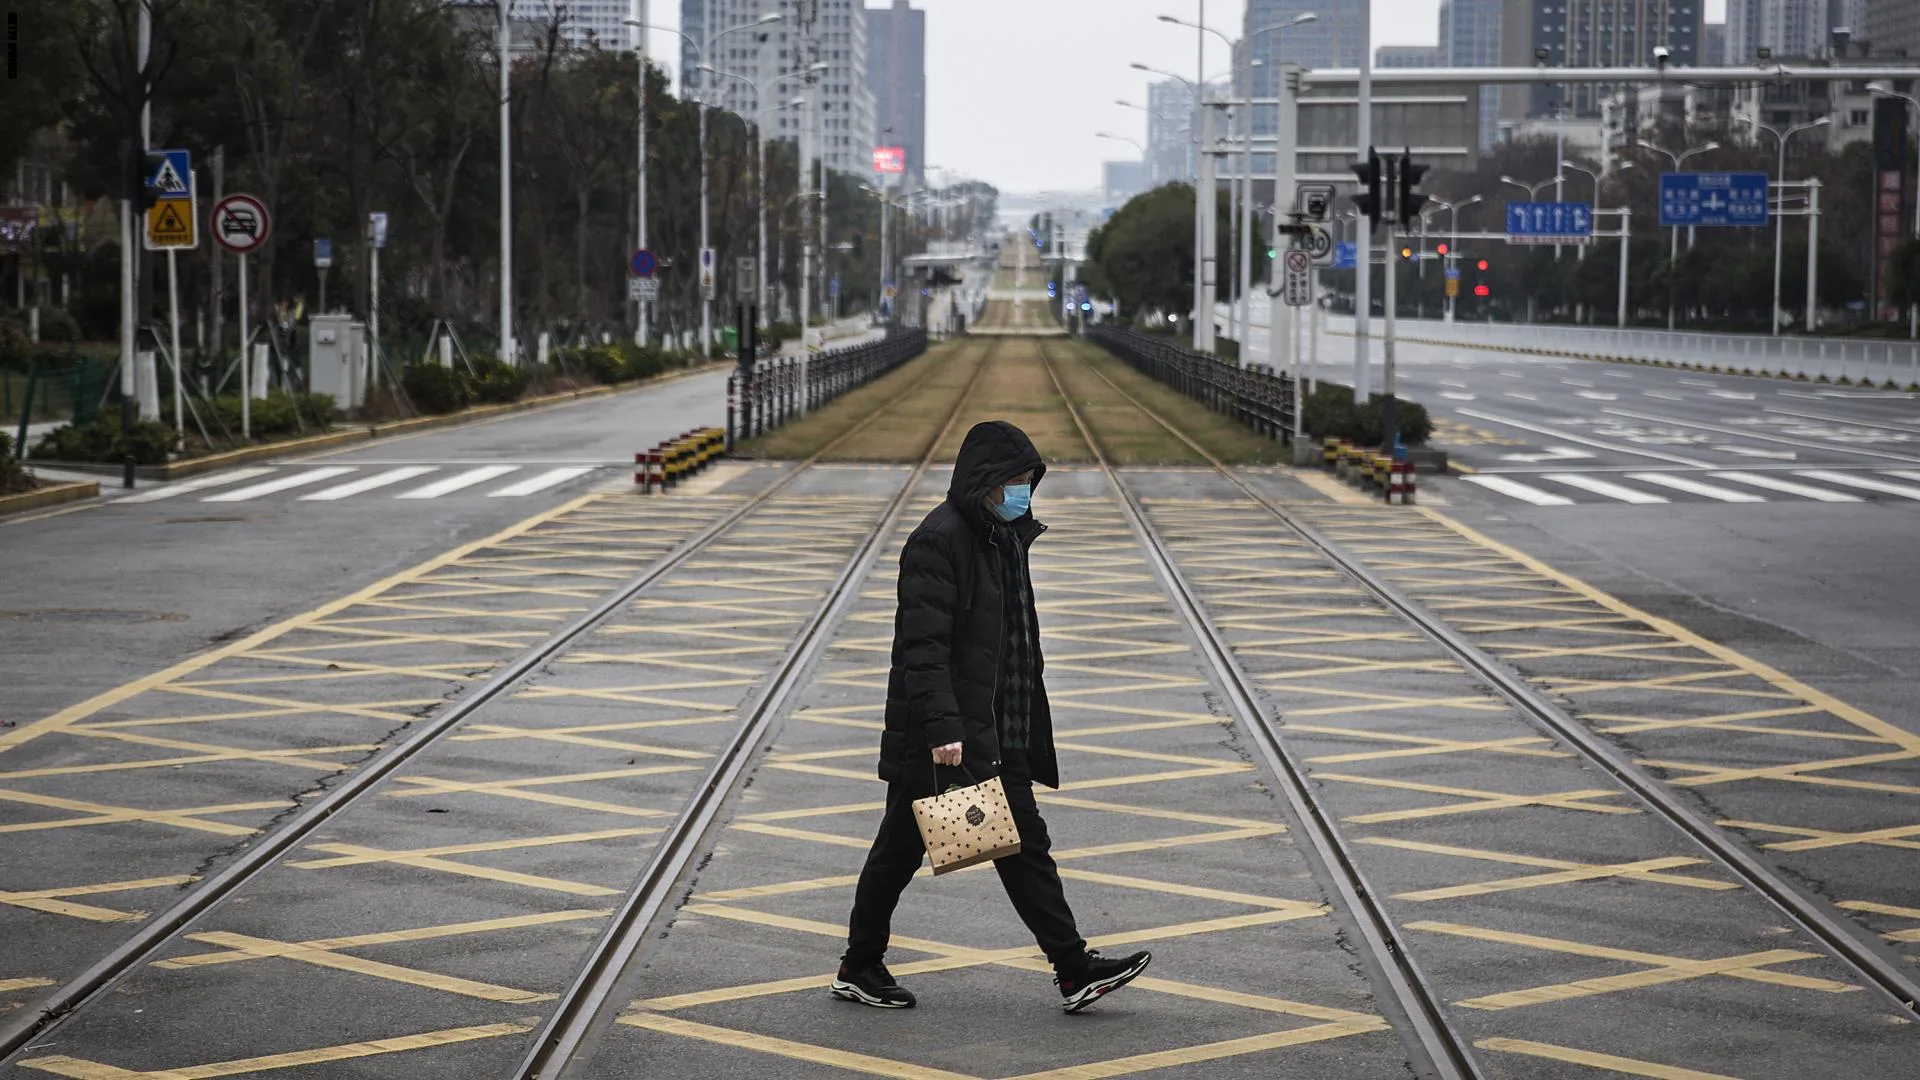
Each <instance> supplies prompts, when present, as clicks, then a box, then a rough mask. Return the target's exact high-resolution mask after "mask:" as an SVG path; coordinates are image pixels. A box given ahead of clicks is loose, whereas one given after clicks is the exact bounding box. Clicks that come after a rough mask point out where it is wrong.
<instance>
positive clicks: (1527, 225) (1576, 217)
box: [1507, 202, 1593, 244]
mask: <svg viewBox="0 0 1920 1080" xmlns="http://www.w3.org/2000/svg"><path fill="white" fill-rule="evenodd" d="M1592 241H1593V204H1592V203H1583V202H1517V203H1508V204H1507V243H1509V244H1586V243H1591V242H1592Z"/></svg>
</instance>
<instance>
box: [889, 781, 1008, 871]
mask: <svg viewBox="0 0 1920 1080" xmlns="http://www.w3.org/2000/svg"><path fill="white" fill-rule="evenodd" d="M913 820H914V821H915V822H916V823H918V824H919V826H920V839H921V840H923V841H925V842H926V845H927V856H928V857H929V858H931V859H932V860H933V872H934V873H935V874H936V875H938V874H946V873H951V872H953V871H955V870H964V869H966V868H967V867H969V866H972V865H974V864H975V863H983V862H986V861H987V860H989V859H999V858H1004V857H1006V856H1008V855H1013V854H1017V853H1018V852H1019V850H1020V830H1019V829H1017V828H1015V827H1014V824H1013V809H1012V808H1011V807H1009V806H1008V805H1007V789H1006V788H1005V787H1003V786H1002V785H1001V783H1000V778H999V777H997V776H996V777H994V778H992V779H991V780H988V781H986V782H985V783H981V784H975V785H973V786H972V787H955V788H951V789H949V790H948V791H947V793H946V794H944V795H935V796H932V797H931V798H926V799H915V800H913Z"/></svg>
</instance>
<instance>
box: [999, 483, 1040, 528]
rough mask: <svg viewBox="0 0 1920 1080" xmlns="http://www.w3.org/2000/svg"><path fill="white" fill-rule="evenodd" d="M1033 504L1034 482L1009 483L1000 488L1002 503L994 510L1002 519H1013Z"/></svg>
mask: <svg viewBox="0 0 1920 1080" xmlns="http://www.w3.org/2000/svg"><path fill="white" fill-rule="evenodd" d="M1032 506H1033V485H1032V484H1008V485H1007V486H1005V487H1003V488H1001V489H1000V505H999V506H996V507H994V508H993V512H994V513H996V514H999V515H1000V520H1001V521H1012V520H1014V519H1015V518H1017V517H1019V516H1020V515H1022V514H1024V513H1026V512H1027V511H1028V509H1030V508H1031V507H1032Z"/></svg>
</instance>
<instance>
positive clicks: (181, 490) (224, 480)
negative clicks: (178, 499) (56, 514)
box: [113, 469, 273, 503]
mask: <svg viewBox="0 0 1920 1080" xmlns="http://www.w3.org/2000/svg"><path fill="white" fill-rule="evenodd" d="M272 471H273V470H272V469H235V470H234V471H232V472H230V473H221V474H220V475H218V476H205V477H201V478H200V479H198V480H182V481H180V482H179V483H177V484H168V485H167V486H166V487H163V488H154V489H153V490H152V491H143V492H141V493H140V494H138V495H129V496H127V497H126V498H124V499H115V500H113V501H114V502H116V503H147V502H157V501H159V500H161V499H171V498H173V497H174V496H175V495H188V494H191V493H193V492H195V491H205V490H206V489H208V488H211V487H219V486H220V485H222V484H237V483H239V482H240V481H242V480H251V479H253V478H254V477H256V476H266V475H267V474H268V473H271V472H272Z"/></svg>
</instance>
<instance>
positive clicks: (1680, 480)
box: [1627, 472, 1767, 503]
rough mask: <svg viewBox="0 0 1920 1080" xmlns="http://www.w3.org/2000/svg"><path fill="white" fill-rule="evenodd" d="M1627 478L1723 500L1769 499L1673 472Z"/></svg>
mask: <svg viewBox="0 0 1920 1080" xmlns="http://www.w3.org/2000/svg"><path fill="white" fill-rule="evenodd" d="M1627 479H1629V480H1638V481H1640V482H1641V483H1645V484H1658V485H1659V486H1661V487H1666V488H1672V489H1673V490H1675V491H1684V492H1686V493H1687V494H1689V495H1704V496H1706V497H1707V498H1709V499H1718V500H1719V501H1721V502H1730V503H1763V502H1766V501H1767V497H1766V496H1764V495H1755V494H1754V493H1752V492H1750V491H1735V490H1734V489H1732V488H1727V487H1721V486H1720V485H1718V484H1703V483H1701V482H1700V481H1698V480H1689V479H1687V478H1686V477H1684V476H1676V475H1674V474H1673V473H1657V472H1637V473H1628V474H1627Z"/></svg>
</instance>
